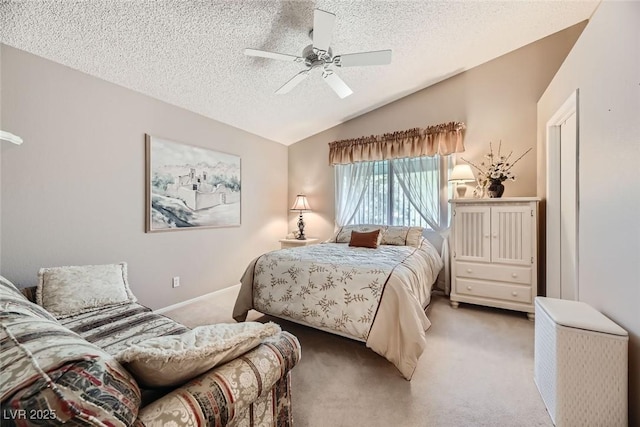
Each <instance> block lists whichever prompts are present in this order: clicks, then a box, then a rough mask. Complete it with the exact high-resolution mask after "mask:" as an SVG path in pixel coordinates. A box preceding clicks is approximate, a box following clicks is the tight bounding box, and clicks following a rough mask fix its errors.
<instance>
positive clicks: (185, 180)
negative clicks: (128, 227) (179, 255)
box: [145, 134, 242, 233]
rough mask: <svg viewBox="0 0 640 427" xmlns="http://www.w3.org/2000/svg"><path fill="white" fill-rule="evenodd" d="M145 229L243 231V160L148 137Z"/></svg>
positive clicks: (154, 230)
mask: <svg viewBox="0 0 640 427" xmlns="http://www.w3.org/2000/svg"><path fill="white" fill-rule="evenodd" d="M145 161H146V165H145V177H146V179H145V181H146V183H145V198H146V209H145V218H146V219H145V231H146V232H147V233H151V232H157V231H176V230H187V229H194V228H219V227H238V226H240V224H241V217H242V215H241V200H242V197H241V196H242V186H241V159H240V157H239V156H237V155H234V154H228V153H223V152H220V151H215V150H211V149H209V148H204V147H198V146H195V145H190V144H184V143H181V142H177V141H172V140H170V139H166V138H161V137H157V136H153V135H149V134H145Z"/></svg>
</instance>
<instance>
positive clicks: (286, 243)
mask: <svg viewBox="0 0 640 427" xmlns="http://www.w3.org/2000/svg"><path fill="white" fill-rule="evenodd" d="M318 242H319V240H318V239H305V240H298V239H280V247H281V248H282V249H286V248H295V247H297V246H308V245H314V244H316V243H318Z"/></svg>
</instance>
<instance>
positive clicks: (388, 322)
mask: <svg viewBox="0 0 640 427" xmlns="http://www.w3.org/2000/svg"><path fill="white" fill-rule="evenodd" d="M371 227H379V228H381V236H382V237H381V242H380V243H381V244H380V246H378V248H376V249H370V248H363V247H351V246H349V244H348V242H349V241H350V235H351V232H352V231H353V230H356V231H360V230H362V231H367V230H370V229H371ZM441 268H442V260H441V258H440V256H439V255H438V253H437V251H436V249H435V248H434V247H433V245H431V243H429V242H428V241H427V240H426V239H424V238H422V229H420V228H417V227H385V226H357V227H356V226H350V227H343V228H342V229H340V230H338V232H337V233H336V234H335V235H334V237H333V238H332V239H331V240H330V242H329V243H322V244H317V245H310V246H301V247H295V248H289V249H282V250H277V251H273V252H268V253H266V254H264V255H262V256H260V257H258V258H256V259H254V260H253V261H252V262H251V263H250V264H249V266H248V267H247V269H246V271H245V273H244V275H243V277H242V279H241V288H240V293H239V295H238V299H237V300H236V304H235V307H234V310H233V317H234V319H235V320H237V321H244V320H245V319H246V316H247V313H248V311H249V310H250V309H255V310H257V311H259V312H261V313H264V314H269V315H272V316H275V317H279V318H283V319H286V320H290V321H293V322H296V323H300V324H303V325H307V326H310V327H313V328H317V329H320V330H323V331H327V332H331V333H334V334H338V335H341V336H344V337H348V338H351V339H355V340H358V341H362V342H364V343H366V346H367V347H369V348H371V349H372V350H373V351H375V352H376V353H378V354H380V355H381V356H383V357H385V358H387V359H388V360H389V361H390V362H392V363H393V364H394V365H395V366H396V367H397V368H398V370H399V371H400V372H401V373H402V375H403V376H404V377H405V378H406V379H407V380H410V379H411V376H412V375H413V372H414V370H415V367H416V364H417V361H418V358H419V357H420V355H421V354H422V351H423V349H424V346H425V343H426V339H425V331H426V330H427V329H428V328H429V326H431V322H430V321H429V319H428V318H427V316H426V314H425V307H426V306H427V305H428V303H429V302H430V298H431V288H432V286H433V283H434V282H435V280H436V277H437V275H438V273H439V271H440V270H441Z"/></svg>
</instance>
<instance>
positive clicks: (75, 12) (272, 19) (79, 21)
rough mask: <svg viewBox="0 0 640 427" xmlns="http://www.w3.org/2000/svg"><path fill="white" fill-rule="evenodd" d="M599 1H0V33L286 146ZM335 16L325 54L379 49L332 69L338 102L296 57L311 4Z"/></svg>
mask: <svg viewBox="0 0 640 427" xmlns="http://www.w3.org/2000/svg"><path fill="white" fill-rule="evenodd" d="M598 3H599V1H489V0H487V1H471V0H468V1H458V2H454V1H321V0H319V1H240V0H238V1H176V0H174V1H166V0H165V1H162V0H160V1H148V0H147V1H117V0H111V1H105V0H96V1H92V0H87V1H73V2H72V1H68V2H66V1H56V2H51V1H11V0H10V1H2V2H1V3H0V41H1V42H2V43H5V44H7V45H10V46H13V47H16V48H19V49H22V50H25V51H27V52H31V53H33V54H36V55H39V56H42V57H44V58H48V59H51V60H53V61H55V62H58V63H61V64H64V65H67V66H69V67H71V68H74V69H77V70H80V71H83V72H85V73H88V74H91V75H94V76H96V77H100V78H102V79H104V80H107V81H110V82H113V83H116V84H118V85H122V86H124V87H127V88H129V89H133V90H135V91H138V92H141V93H144V94H146V95H149V96H152V97H154V98H157V99H160V100H162V101H166V102H168V103H170V104H174V105H177V106H180V107H183V108H185V109H187V110H190V111H194V112H196V113H199V114H202V115H204V116H207V117H210V118H212V119H215V120H218V121H220V122H223V123H227V124H229V125H232V126H235V127H238V128H241V129H244V130H246V131H248V132H251V133H254V134H257V135H260V136H262V137H265V138H268V139H271V140H273V141H277V142H280V143H282V144H285V145H289V144H292V143H295V142H297V141H299V140H301V139H304V138H306V137H308V136H311V135H313V134H316V133H318V132H320V131H323V130H325V129H328V128H330V127H332V126H335V125H337V124H339V123H342V122H345V121H347V120H349V119H351V118H354V117H357V116H359V115H361V114H364V113H366V112H368V111H371V110H373V109H375V108H378V107H380V106H382V105H385V104H387V103H389V102H392V101H394V100H396V99H399V98H401V97H403V96H406V95H408V94H411V93H413V92H416V91H418V90H420V89H423V88H425V87H427V86H430V85H432V84H434V83H437V82H438V81H441V80H444V79H445V78H448V77H451V76H452V75H455V74H457V73H460V72H462V71H465V70H468V69H470V68H472V67H474V66H477V65H480V64H482V63H484V62H487V61H489V60H491V59H493V58H496V57H498V56H500V55H503V54H505V53H508V52H510V51H512V50H515V49H517V48H519V47H522V46H524V45H526V44H528V43H531V42H534V41H536V40H538V39H540V38H543V37H545V36H548V35H550V34H552V33H554V32H557V31H560V30H562V29H564V28H567V27H569V26H571V25H573V24H576V23H578V22H580V21H583V20H585V19H588V18H589V17H590V16H591V15H592V13H593V12H594V10H595V8H596V7H597V5H598ZM316 7H317V8H320V9H323V10H326V11H330V12H332V13H335V14H336V16H337V18H336V21H335V27H334V31H333V38H332V42H331V47H332V49H333V51H334V54H341V53H342V54H345V53H352V52H360V51H372V50H381V49H392V50H393V59H392V62H391V64H390V65H386V66H371V67H351V68H341V69H337V70H336V73H338V74H339V75H340V77H342V79H343V80H344V81H345V82H346V83H347V84H348V85H349V86H350V87H351V89H352V90H353V91H354V93H353V94H352V95H351V96H349V97H347V98H345V99H340V98H338V97H337V96H336V94H335V93H334V92H333V91H332V90H331V88H330V87H329V86H327V85H326V84H325V83H324V82H323V81H322V78H321V77H320V73H318V74H317V75H311V76H310V77H309V78H307V79H306V80H304V81H303V82H302V83H300V84H299V85H298V86H297V87H296V88H294V89H293V90H292V91H291V92H290V93H288V94H284V95H276V94H275V93H274V92H275V90H276V89H278V88H279V87H280V86H281V85H282V84H284V83H285V82H286V81H287V80H289V79H290V78H291V77H293V76H294V75H295V74H296V73H297V72H299V71H301V70H302V69H304V65H302V64H298V63H294V62H281V61H275V60H269V59H263V58H253V57H248V56H245V55H244V54H243V50H244V48H247V47H249V48H257V49H264V50H270V51H275V52H281V53H288V54H292V55H301V53H302V49H303V48H304V47H305V46H307V45H309V44H310V43H311V40H310V38H309V31H310V30H311V29H312V27H313V11H314V8H316Z"/></svg>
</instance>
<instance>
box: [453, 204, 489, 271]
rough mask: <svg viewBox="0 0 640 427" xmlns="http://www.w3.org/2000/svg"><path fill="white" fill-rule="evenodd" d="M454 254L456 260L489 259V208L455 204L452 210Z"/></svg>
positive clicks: (487, 260) (484, 260)
mask: <svg viewBox="0 0 640 427" xmlns="http://www.w3.org/2000/svg"><path fill="white" fill-rule="evenodd" d="M453 215H454V216H453V221H454V228H453V229H454V233H455V236H454V239H455V240H454V242H455V248H454V254H453V256H454V257H455V258H456V259H457V260H458V261H483V262H490V261H491V242H490V234H489V233H490V231H491V219H490V215H491V208H489V207H487V206H456V208H455V210H454V211H453Z"/></svg>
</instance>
